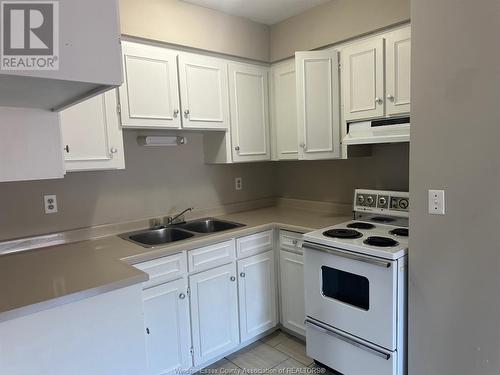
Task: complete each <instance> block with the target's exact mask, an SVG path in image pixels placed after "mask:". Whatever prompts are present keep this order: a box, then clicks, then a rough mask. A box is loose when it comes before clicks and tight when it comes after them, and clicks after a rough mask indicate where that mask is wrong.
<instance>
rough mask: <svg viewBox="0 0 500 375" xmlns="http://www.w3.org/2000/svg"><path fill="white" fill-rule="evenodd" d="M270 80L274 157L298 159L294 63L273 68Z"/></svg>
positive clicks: (290, 62)
mask: <svg viewBox="0 0 500 375" xmlns="http://www.w3.org/2000/svg"><path fill="white" fill-rule="evenodd" d="M272 80H273V82H272V83H273V85H272V88H273V89H272V95H271V96H272V100H271V108H272V112H273V119H272V124H271V126H272V129H273V133H274V137H275V142H274V144H275V147H276V150H275V155H276V156H275V157H276V158H277V159H279V160H284V159H298V140H297V94H296V78H295V61H293V60H292V61H289V62H287V63H285V64H281V65H278V66H276V67H273V72H272Z"/></svg>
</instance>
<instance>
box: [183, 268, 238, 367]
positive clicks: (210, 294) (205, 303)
mask: <svg viewBox="0 0 500 375" xmlns="http://www.w3.org/2000/svg"><path fill="white" fill-rule="evenodd" d="M189 285H190V287H191V323H192V328H193V347H194V364H195V366H198V365H200V364H202V363H206V362H207V361H209V360H211V359H213V358H215V357H217V356H218V355H220V354H222V353H225V352H227V351H229V350H231V349H232V348H234V347H235V346H237V345H238V343H239V335H238V287H237V283H236V265H235V264H234V263H231V264H227V265H225V266H220V267H217V268H214V269H211V270H208V271H204V272H201V273H198V274H195V275H192V276H190V277H189Z"/></svg>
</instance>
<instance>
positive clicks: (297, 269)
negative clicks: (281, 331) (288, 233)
mask: <svg viewBox="0 0 500 375" xmlns="http://www.w3.org/2000/svg"><path fill="white" fill-rule="evenodd" d="M280 293H281V324H283V326H284V327H285V328H288V329H289V330H291V331H294V332H296V333H298V334H300V335H303V336H305V334H306V331H305V326H304V319H305V317H306V313H305V299H304V256H303V255H301V254H296V253H292V252H289V251H283V250H281V251H280Z"/></svg>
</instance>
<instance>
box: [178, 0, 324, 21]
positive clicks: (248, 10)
mask: <svg viewBox="0 0 500 375" xmlns="http://www.w3.org/2000/svg"><path fill="white" fill-rule="evenodd" d="M184 1H186V2H188V3H191V4H196V5H199V6H202V7H205V8H210V9H215V10H218V11H221V12H224V13H228V14H232V15H235V16H240V17H245V18H248V19H250V20H252V21H255V22H259V23H264V24H267V25H273V24H275V23H278V22H280V21H283V20H285V19H287V18H289V17H292V16H295V15H297V14H299V13H302V12H303V11H305V10H307V9H310V8H314V7H315V6H318V5H320V4H323V3H326V2H328V1H330V0H184Z"/></svg>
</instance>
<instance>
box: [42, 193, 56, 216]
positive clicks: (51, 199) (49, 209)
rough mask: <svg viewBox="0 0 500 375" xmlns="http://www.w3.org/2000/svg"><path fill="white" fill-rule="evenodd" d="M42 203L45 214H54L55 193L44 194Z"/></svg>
mask: <svg viewBox="0 0 500 375" xmlns="http://www.w3.org/2000/svg"><path fill="white" fill-rule="evenodd" d="M43 204H44V206H45V213H46V214H55V213H56V212H57V197H56V195H55V194H49V195H44V196H43Z"/></svg>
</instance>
